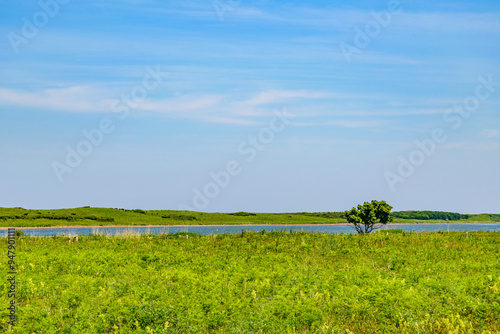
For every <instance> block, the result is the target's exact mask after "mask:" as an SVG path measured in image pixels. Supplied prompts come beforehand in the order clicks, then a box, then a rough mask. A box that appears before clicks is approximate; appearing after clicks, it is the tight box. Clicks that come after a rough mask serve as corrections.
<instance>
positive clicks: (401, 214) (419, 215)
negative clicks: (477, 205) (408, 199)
mask: <svg viewBox="0 0 500 334" xmlns="http://www.w3.org/2000/svg"><path fill="white" fill-rule="evenodd" d="M391 216H393V217H395V218H401V219H417V220H460V219H468V218H469V215H463V214H460V213H456V212H443V211H397V212H393V213H391Z"/></svg>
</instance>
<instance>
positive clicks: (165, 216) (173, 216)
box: [161, 214, 198, 220]
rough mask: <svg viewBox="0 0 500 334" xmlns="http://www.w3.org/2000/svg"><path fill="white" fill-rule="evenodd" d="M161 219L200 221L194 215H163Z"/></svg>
mask: <svg viewBox="0 0 500 334" xmlns="http://www.w3.org/2000/svg"><path fill="white" fill-rule="evenodd" d="M161 217H162V218H165V219H174V220H197V219H198V218H196V217H195V216H192V215H174V214H171V215H163V216H161Z"/></svg>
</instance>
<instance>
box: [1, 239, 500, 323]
mask: <svg viewBox="0 0 500 334" xmlns="http://www.w3.org/2000/svg"><path fill="white" fill-rule="evenodd" d="M393 232H394V233H390V234H389V233H386V231H381V232H377V233H375V234H372V235H365V236H360V235H328V234H312V233H303V232H301V233H288V232H270V233H265V232H261V233H254V232H245V233H243V234H237V235H225V234H222V235H212V236H198V235H196V234H192V233H191V234H189V235H188V236H186V234H182V233H180V234H176V235H162V236H153V235H144V236H134V235H130V236H126V235H124V236H119V237H107V236H88V237H85V236H80V237H79V242H76V241H75V240H74V239H73V240H72V242H69V238H68V237H52V238H39V237H22V238H19V239H18V240H17V263H18V266H19V268H18V274H17V281H18V296H17V299H18V306H19V308H18V318H19V323H18V325H17V326H16V327H14V328H13V329H12V330H11V331H10V333H498V332H499V331H500V318H499V317H498V314H500V291H499V290H500V262H499V261H498V258H499V255H500V253H499V252H500V235H499V234H498V233H495V232H469V233H468V234H466V233H464V232H449V233H446V232H444V233H443V232H439V233H405V232H403V231H393ZM0 244H1V249H0V262H1V263H0V267H1V268H2V270H3V274H4V275H3V276H2V277H5V276H6V267H7V266H6V262H7V243H6V239H5V238H2V239H1V242H0ZM2 289H3V293H1V294H0V305H4V306H5V305H7V303H8V300H7V283H6V280H2ZM6 321H7V310H6V308H5V307H2V308H1V310H0V327H1V328H2V329H3V330H5V329H6Z"/></svg>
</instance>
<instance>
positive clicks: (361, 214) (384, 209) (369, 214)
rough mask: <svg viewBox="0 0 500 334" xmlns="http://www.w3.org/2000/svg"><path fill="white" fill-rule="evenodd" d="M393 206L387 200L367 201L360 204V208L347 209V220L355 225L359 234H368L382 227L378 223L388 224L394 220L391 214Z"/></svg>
mask: <svg viewBox="0 0 500 334" xmlns="http://www.w3.org/2000/svg"><path fill="white" fill-rule="evenodd" d="M391 209H392V206H390V205H389V204H387V203H386V202H385V201H380V202H379V201H375V200H374V201H371V203H368V202H365V203H364V204H363V205H361V204H359V205H358V208H352V209H351V210H349V211H345V212H344V214H345V216H346V219H347V222H348V223H349V224H353V225H354V229H355V230H356V232H358V233H359V234H368V233H370V232H372V231H373V230H376V229H378V228H380V227H381V226H382V225H380V226H379V227H376V224H387V223H388V222H391V221H392V217H391V216H390V213H391Z"/></svg>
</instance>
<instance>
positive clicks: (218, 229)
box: [5, 223, 500, 236]
mask: <svg viewBox="0 0 500 334" xmlns="http://www.w3.org/2000/svg"><path fill="white" fill-rule="evenodd" d="M384 229H403V230H405V231H408V232H424V231H429V232H432V231H462V232H465V231H494V232H500V223H498V224H391V225H386V226H383V227H382V230H384ZM16 230H21V231H23V232H24V233H25V234H27V235H30V236H53V235H69V234H71V235H76V234H79V235H89V234H104V235H121V234H148V233H151V234H162V233H175V232H194V233H198V234H202V235H209V234H222V233H241V231H255V232H259V231H262V230H266V231H287V232H289V231H294V232H300V231H305V232H321V233H332V234H340V233H355V231H354V229H353V228H352V227H351V226H348V225H252V226H241V225H240V226H238V225H232V226H228V225H219V226H170V227H164V226H157V227H138V226H133V227H132V226H130V227H127V226H126V227H99V228H95V227H75V228H57V227H54V228H43V229H32V228H24V227H20V228H16ZM5 234H7V230H5Z"/></svg>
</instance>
